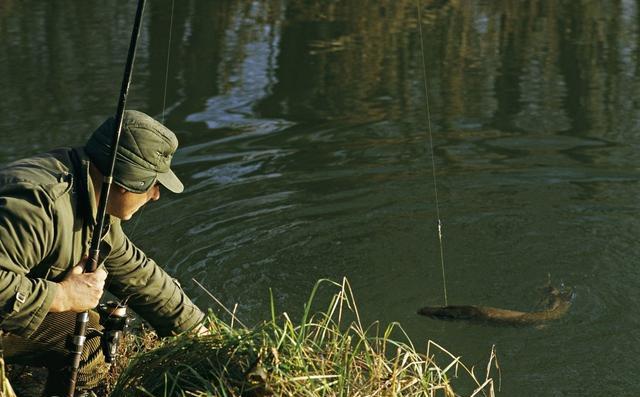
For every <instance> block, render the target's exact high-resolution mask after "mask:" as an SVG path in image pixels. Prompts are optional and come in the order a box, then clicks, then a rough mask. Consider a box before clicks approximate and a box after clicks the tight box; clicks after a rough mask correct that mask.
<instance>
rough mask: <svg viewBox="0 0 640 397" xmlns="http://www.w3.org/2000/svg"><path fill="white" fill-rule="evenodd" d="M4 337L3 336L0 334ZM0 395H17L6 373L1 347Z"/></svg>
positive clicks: (13, 396) (2, 396)
mask: <svg viewBox="0 0 640 397" xmlns="http://www.w3.org/2000/svg"><path fill="white" fill-rule="evenodd" d="M0 337H2V336H0ZM0 396H1V397H16V394H15V393H14V391H13V388H12V387H11V384H9V379H7V376H6V373H5V365H4V359H3V358H2V350H1V349H0Z"/></svg>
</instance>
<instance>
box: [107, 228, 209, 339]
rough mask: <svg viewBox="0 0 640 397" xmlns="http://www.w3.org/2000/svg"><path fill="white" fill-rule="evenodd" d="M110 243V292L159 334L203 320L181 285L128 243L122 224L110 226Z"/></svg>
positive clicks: (170, 332)
mask: <svg viewBox="0 0 640 397" xmlns="http://www.w3.org/2000/svg"><path fill="white" fill-rule="evenodd" d="M109 240H110V242H109V243H110V245H111V252H110V253H109V256H108V257H107V258H106V261H105V267H106V269H107V271H108V272H109V279H108V281H107V282H108V284H107V285H108V289H109V292H111V293H113V294H114V295H116V296H117V297H118V298H119V299H121V300H123V301H126V302H127V304H128V305H129V306H130V307H131V308H132V309H133V310H135V311H136V313H138V314H139V315H140V316H142V317H143V318H144V319H145V320H147V321H148V322H149V324H151V326H152V327H153V328H155V330H156V332H157V333H158V335H160V336H168V335H171V334H172V333H179V332H183V331H187V330H189V329H191V328H193V327H194V326H195V325H196V324H198V323H199V322H201V321H202V320H203V318H204V314H203V313H202V311H200V309H198V307H197V306H196V305H195V304H193V302H191V300H190V299H189V297H187V295H186V294H185V293H184V291H183V290H182V288H181V287H180V285H179V284H178V282H177V281H176V280H174V279H173V278H171V277H170V276H169V275H168V274H167V273H166V272H165V271H164V270H163V269H162V268H161V267H160V266H158V264H156V263H155V261H153V260H152V259H150V258H147V257H146V255H145V254H144V253H143V252H142V250H140V249H139V248H138V247H136V246H135V245H134V244H133V243H132V242H131V241H130V240H129V238H128V237H127V236H126V235H125V234H124V232H123V231H122V228H121V226H120V223H119V222H116V223H114V224H113V225H111V231H110V232H109Z"/></svg>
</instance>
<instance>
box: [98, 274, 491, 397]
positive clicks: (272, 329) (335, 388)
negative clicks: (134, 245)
mask: <svg viewBox="0 0 640 397" xmlns="http://www.w3.org/2000/svg"><path fill="white" fill-rule="evenodd" d="M327 286H331V287H332V288H336V289H337V292H336V293H335V295H334V296H333V299H332V300H331V302H330V304H329V305H328V307H327V309H326V310H325V311H322V312H318V313H315V314H312V313H311V312H310V309H309V308H310V307H311V306H312V302H313V300H314V297H315V294H316V292H317V289H318V288H319V287H322V288H325V287H327ZM209 321H210V323H209V326H210V328H211V330H212V335H210V336H207V337H202V338H193V337H190V336H188V335H182V336H179V337H176V338H172V339H168V340H165V341H162V342H157V346H156V347H155V348H154V349H152V350H150V351H147V352H145V353H142V354H140V355H138V356H137V357H135V358H134V359H133V360H132V361H131V362H130V363H129V364H128V366H127V367H126V368H124V370H123V372H122V373H121V374H120V375H119V379H118V380H117V382H116V383H115V384H114V385H113V387H112V388H111V389H110V390H109V392H110V394H109V395H110V396H111V397H123V396H131V395H139V394H141V393H142V394H144V395H148V396H157V397H164V396H186V395H188V396H208V395H215V396H268V395H275V396H283V395H295V396H310V397H311V396H334V395H335V396H338V395H340V396H390V395H393V396H438V395H439V396H446V397H450V396H451V397H452V396H454V395H456V396H457V395H468V396H481V395H484V396H494V395H495V388H496V386H495V384H494V381H493V378H492V376H493V375H495V373H494V372H495V371H493V369H496V368H497V362H496V357H495V355H494V353H493V352H491V355H490V357H489V359H488V362H487V366H486V373H485V374H483V376H476V375H474V373H473V371H472V370H471V368H469V367H467V366H465V365H464V364H463V363H462V361H461V360H460V359H459V357H457V356H455V355H453V354H451V353H449V352H448V351H446V350H445V349H444V348H442V347H440V346H439V345H438V344H436V343H435V342H432V341H428V342H426V352H424V353H419V352H418V351H419V350H420V348H419V347H418V348H416V346H414V345H413V343H412V342H411V341H410V340H409V339H408V337H406V334H405V333H404V331H403V330H402V327H401V326H400V324H397V323H396V324H390V325H389V326H387V327H381V325H380V324H372V325H370V326H367V327H365V326H363V324H362V323H361V322H360V315H359V313H358V309H357V306H356V303H355V301H354V299H353V294H352V293H351V289H350V287H349V284H348V282H347V281H346V280H343V282H342V284H337V283H333V282H329V281H321V282H319V283H318V284H317V285H316V287H315V288H314V290H313V292H312V293H311V297H310V298H309V301H308V302H307V303H306V305H305V312H304V315H303V318H302V319H301V321H300V323H299V324H294V322H293V321H292V320H291V318H289V316H288V315H287V314H286V313H282V314H279V315H277V314H276V311H275V308H274V307H273V304H272V318H271V320H270V321H268V322H265V323H263V324H260V325H258V326H256V327H253V328H247V327H244V326H243V325H242V324H241V323H239V322H238V321H236V320H235V319H234V320H232V321H231V322H229V323H226V322H223V321H221V320H220V319H218V318H217V317H215V316H210V318H209ZM137 343H142V344H143V345H144V344H147V345H149V344H150V343H151V344H152V343H156V342H154V341H153V339H149V338H148V337H145V338H141V339H139V341H138V342H137ZM423 351H424V346H423Z"/></svg>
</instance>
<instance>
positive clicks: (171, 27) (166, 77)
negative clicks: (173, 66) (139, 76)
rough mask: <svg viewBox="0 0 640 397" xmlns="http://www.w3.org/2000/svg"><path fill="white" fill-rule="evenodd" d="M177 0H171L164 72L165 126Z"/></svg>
mask: <svg viewBox="0 0 640 397" xmlns="http://www.w3.org/2000/svg"><path fill="white" fill-rule="evenodd" d="M174 6H175V0H171V18H170V20H169V44H168V45H167V67H166V69H165V72H164V95H163V97H162V124H164V112H165V109H166V108H167V106H166V105H167V81H169V59H170V56H171V37H172V35H173V9H174Z"/></svg>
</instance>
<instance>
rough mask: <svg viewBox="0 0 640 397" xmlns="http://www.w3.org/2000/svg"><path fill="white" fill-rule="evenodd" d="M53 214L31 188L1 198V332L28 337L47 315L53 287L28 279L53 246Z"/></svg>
mask: <svg viewBox="0 0 640 397" xmlns="http://www.w3.org/2000/svg"><path fill="white" fill-rule="evenodd" d="M53 216H54V214H53V210H52V208H51V205H50V201H49V200H48V199H47V195H46V194H45V193H44V192H42V191H40V190H39V189H37V188H33V187H31V186H20V188H16V189H11V191H8V192H7V191H4V192H3V193H2V196H0V328H2V330H3V331H7V332H10V333H13V334H16V335H20V336H24V337H29V336H30V335H31V334H32V333H33V332H34V331H35V330H36V329H37V328H38V326H39V325H40V323H41V322H42V320H43V319H44V316H45V315H46V314H47V313H48V312H49V308H50V307H51V303H52V302H53V298H54V297H55V293H56V285H55V283H53V282H51V281H47V280H44V279H37V278H35V279H32V278H29V277H28V276H27V275H28V273H29V271H30V269H32V268H33V267H35V266H36V265H38V264H39V263H40V262H41V261H42V260H43V258H45V257H46V256H47V254H48V253H49V251H50V250H51V247H52V244H53V229H54V222H53Z"/></svg>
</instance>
